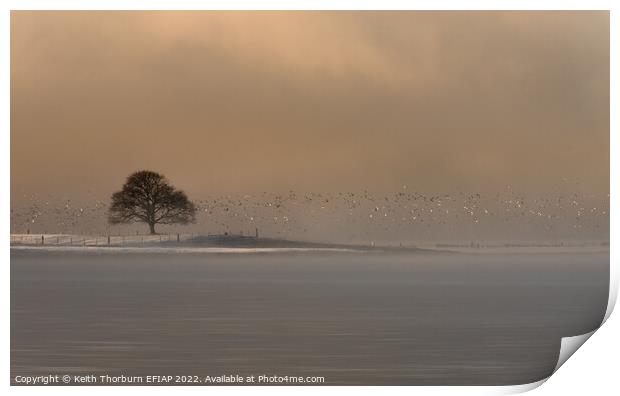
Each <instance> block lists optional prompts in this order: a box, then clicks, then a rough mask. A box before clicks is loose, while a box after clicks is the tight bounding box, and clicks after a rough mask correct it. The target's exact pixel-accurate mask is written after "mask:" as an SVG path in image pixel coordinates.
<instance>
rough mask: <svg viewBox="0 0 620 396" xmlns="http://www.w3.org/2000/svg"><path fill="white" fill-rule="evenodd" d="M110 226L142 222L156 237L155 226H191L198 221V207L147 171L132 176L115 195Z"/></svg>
mask: <svg viewBox="0 0 620 396" xmlns="http://www.w3.org/2000/svg"><path fill="white" fill-rule="evenodd" d="M108 221H109V223H110V224H125V223H132V222H142V223H146V224H148V225H149V230H150V232H151V234H155V224H175V223H178V224H188V223H194V222H195V221H196V206H194V204H193V203H192V202H191V201H190V200H189V199H188V198H187V195H185V193H184V192H183V191H181V190H175V189H174V187H172V186H171V185H170V184H169V183H168V180H166V178H165V177H164V176H163V175H161V174H159V173H156V172H151V171H147V170H143V171H138V172H135V173H132V174H131V175H129V177H127V180H126V181H125V184H124V185H123V189H122V190H121V191H118V192H115V193H114V194H112V204H111V205H110V208H109V211H108Z"/></svg>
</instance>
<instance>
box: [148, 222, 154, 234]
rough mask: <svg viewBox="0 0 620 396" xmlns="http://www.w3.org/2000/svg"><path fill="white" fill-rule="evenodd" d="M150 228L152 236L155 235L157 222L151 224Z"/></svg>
mask: <svg viewBox="0 0 620 396" xmlns="http://www.w3.org/2000/svg"><path fill="white" fill-rule="evenodd" d="M149 228H150V230H151V235H155V222H151V223H149Z"/></svg>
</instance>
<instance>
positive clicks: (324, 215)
mask: <svg viewBox="0 0 620 396" xmlns="http://www.w3.org/2000/svg"><path fill="white" fill-rule="evenodd" d="M24 198H25V199H24V200H23V201H22V202H21V203H22V206H20V207H18V208H12V209H11V229H12V232H13V233H24V232H32V233H40V232H47V233H52V232H53V233H87V234H107V233H114V232H115V230H114V229H112V230H111V229H110V227H109V226H108V225H107V223H106V219H107V205H108V203H107V202H105V201H102V200H96V201H95V202H93V203H92V204H90V205H77V204H73V203H72V202H71V201H69V200H67V201H64V202H62V203H60V204H59V203H57V202H58V201H54V200H53V199H51V198H50V199H40V198H38V197H24ZM55 202H56V203H55ZM194 203H195V204H196V207H197V209H198V213H197V216H196V217H197V223H196V224H194V225H190V226H188V227H189V228H188V229H186V230H185V231H186V232H189V230H191V231H192V232H196V233H235V234H238V233H244V232H247V233H251V234H253V233H254V230H255V229H256V228H258V229H260V230H261V232H262V233H263V234H265V233H266V234H269V235H272V236H274V237H276V236H277V237H291V238H297V237H300V238H303V237H304V236H312V237H315V238H316V236H321V235H324V236H326V235H327V234H337V235H340V236H346V238H347V239H358V240H361V239H369V238H370V239H373V238H380V237H381V235H385V236H386V237H387V238H393V236H394V235H403V236H405V237H408V236H415V235H420V233H427V232H431V231H432V232H433V233H434V234H435V235H437V236H439V237H440V236H441V234H442V233H445V234H454V233H459V232H461V233H463V234H471V233H472V232H475V230H476V229H477V227H480V228H481V229H482V227H485V226H486V227H487V228H488V229H489V230H490V231H489V232H491V233H495V232H497V230H501V229H502V227H503V228H506V229H513V230H514V229H523V230H531V229H532V227H534V228H537V229H540V230H541V231H542V232H548V233H553V232H561V233H564V234H567V233H573V234H579V233H591V234H596V233H598V234H602V235H605V234H608V233H609V195H607V196H605V197H596V196H592V195H584V194H573V195H570V196H554V197H533V196H524V195H518V194H514V193H512V192H510V191H509V192H505V193H498V194H495V195H481V194H480V193H473V194H467V193H456V194H442V195H427V194H422V193H416V192H408V191H407V190H406V187H404V188H403V191H399V192H395V193H391V194H382V195H375V194H371V193H370V192H368V191H362V192H336V193H333V192H332V193H329V192H327V193H318V192H309V193H300V192H295V191H288V192H287V193H284V194H273V193H267V192H263V193H260V194H254V195H250V194H246V195H222V196H210V197H205V198H204V199H200V200H195V201H194ZM121 227H123V226H121ZM124 227H126V228H124V229H122V230H117V231H116V232H118V233H123V232H129V229H128V228H127V227H129V228H130V229H131V230H132V232H135V231H133V230H138V229H139V227H138V226H136V225H133V226H124ZM175 229H176V230H180V231H181V232H184V231H183V229H181V228H179V227H178V226H177V227H176V228H175ZM175 232H177V231H175ZM524 232H527V231H524ZM464 236H465V237H467V235H464Z"/></svg>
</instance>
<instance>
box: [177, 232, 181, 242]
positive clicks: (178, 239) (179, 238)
mask: <svg viewBox="0 0 620 396" xmlns="http://www.w3.org/2000/svg"><path fill="white" fill-rule="evenodd" d="M180 240H181V236H180V235H179V234H177V242H179V241H180Z"/></svg>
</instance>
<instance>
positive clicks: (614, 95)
mask: <svg viewBox="0 0 620 396" xmlns="http://www.w3.org/2000/svg"><path fill="white" fill-rule="evenodd" d="M615 3H616V2H614V1H597V0H591V1H577V0H572V1H571V0H564V1H552V0H547V1H541V0H521V1H513V0H505V1H501V2H500V1H497V0H495V1H492V0H486V1H485V0H478V1H467V2H465V1H463V0H461V1H458V0H452V1H449V0H446V1H435V2H431V1H420V0H417V1H416V0H411V1H402V0H401V1H398V0H383V1H378V0H374V1H368V0H365V1H343V0H332V1H325V0H314V1H311V0H305V1H295V2H292V1H284V0H280V1H277V0H263V1H250V0H229V1H198V0H193V1H192V0H177V1H167V0H124V1H123V0H108V1H102V0H87V1H77V0H57V1H52V0H47V1H46V0H22V1H16V0H8V1H7V0H5V1H3V2H2V6H1V7H2V11H3V12H2V13H1V14H0V15H1V16H0V18H1V19H0V20H1V21H2V23H1V24H0V26H1V27H2V29H1V33H0V34H1V36H0V46H1V47H0V50H1V53H2V54H3V59H2V63H1V64H0V74H1V75H2V79H1V84H2V85H1V88H2V90H1V92H2V95H1V96H0V98H1V99H0V100H1V101H2V103H1V106H0V108H1V111H2V113H0V125H1V128H2V132H3V133H2V137H1V138H2V140H3V142H2V143H3V144H2V145H1V146H0V147H2V150H3V154H4V155H3V156H2V161H3V166H2V175H3V183H2V188H3V194H2V195H1V196H0V200H1V203H2V210H0V216H2V220H3V222H2V226H3V229H4V230H5V233H4V235H5V244H6V245H5V246H6V248H5V249H4V250H3V251H2V268H3V270H4V277H3V283H4V284H3V286H4V287H3V288H2V291H3V292H2V308H3V317H4V319H5V322H4V326H2V328H1V337H2V341H3V343H2V345H3V357H4V359H3V360H2V367H1V370H2V373H4V375H3V376H2V378H3V381H4V386H6V387H8V385H9V372H10V354H9V351H10V337H9V323H8V319H9V317H10V315H9V312H10V302H9V298H10V281H9V280H10V270H9V269H10V266H9V238H8V236H9V234H10V219H9V213H10V202H9V199H10V193H9V191H10V190H9V188H10V183H9V180H10V120H9V117H10V107H9V106H10V89H9V84H10V56H9V54H10V13H9V11H10V10H38V9H57V10H63V9H64V10H73V9H81V10H106V9H111V10H133V9H137V10H141V9H144V10H157V9H189V10H197V9H214V10H235V9H266V10H269V9H272V10H278V9H286V10H304V9H317V10H339V9H354V10H355V9H359V10H372V9H388V10H389V9H393V10H405V9H418V10H463V9H470V10H485V9H497V10H530V9H531V10H570V9H581V10H611V68H610V70H611V71H612V73H611V101H610V105H611V109H617V108H618V106H617V104H618V92H619V85H618V79H617V73H615V74H614V70H618V29H617V26H618V22H619V18H618V16H617V15H616V12H617V11H618V10H619V9H620V8H619V7H617V6H616V7H614V5H615ZM610 126H611V137H610V150H611V156H610V158H611V175H612V177H611V185H610V193H611V200H610V202H611V246H612V248H611V274H612V277H611V290H610V304H609V305H608V311H607V315H606V318H609V314H610V313H611V311H612V309H613V305H614V304H615V301H616V298H617V295H618V254H617V250H616V249H615V247H616V246H619V245H618V242H620V241H619V237H618V232H617V231H618V224H620V223H619V220H620V217H619V216H618V213H617V210H616V209H617V208H618V193H619V190H618V181H617V175H618V167H619V164H620V159H618V157H617V156H615V155H614V154H618V153H617V151H618V143H619V140H618V139H619V138H618V128H617V127H618V120H617V112H614V111H612V112H611V124H610ZM615 316H617V315H615ZM615 316H614V317H612V318H611V319H609V320H607V321H606V323H605V325H604V327H603V328H602V330H600V331H597V332H596V334H595V335H594V336H593V337H592V339H591V340H590V341H588V347H586V348H582V349H581V350H580V351H579V352H578V353H577V354H578V355H579V356H578V358H573V359H569V361H568V362H567V364H566V365H565V366H563V368H562V369H561V370H560V371H559V372H558V373H557V374H554V375H553V376H552V377H551V378H550V379H549V384H547V385H545V386H543V387H541V388H539V389H537V390H536V392H538V393H539V394H542V393H544V394H583V393H584V392H591V391H593V390H597V392H595V394H610V393H613V390H614V389H617V383H618V381H617V380H616V374H617V373H616V370H615V367H617V366H616V363H617V357H616V356H617V352H618V340H617V338H616V336H615V335H616V334H620V331H619V330H620V322H619V321H618V320H617V318H615ZM590 344H592V345H590ZM542 382H544V381H541V382H540V383H542ZM540 383H536V384H530V385H523V386H517V387H382V388H381V389H378V388H376V387H347V388H346V389H344V388H342V387H321V388H320V390H317V389H313V387H297V388H295V389H294V390H292V389H290V388H288V387H252V388H247V387H241V388H238V387H209V388H208V389H205V388H203V387H191V388H189V387H188V388H183V391H184V392H191V393H204V392H205V391H206V392H209V393H217V394H223V393H227V394H228V393H230V392H238V391H246V392H247V391H251V392H252V393H256V394H258V395H271V394H273V393H277V394H288V393H289V392H291V391H293V392H295V393H298V394H314V393H316V392H317V391H320V392H321V393H323V392H327V393H328V394H336V393H340V392H342V391H345V390H346V391H351V392H355V393H359V394H361V395H364V394H375V393H378V391H380V392H381V393H390V394H410V393H411V392H412V391H413V392H416V393H420V394H439V395H445V394H476V395H479V394H497V393H515V392H520V391H525V390H528V389H531V388H534V387H536V386H538V385H540ZM140 389H141V390H142V391H146V392H148V393H149V394H169V393H170V392H171V391H178V389H176V387H175V389H170V388H168V387H149V388H140ZM136 390H138V389H137V388H131V387H115V388H114V392H115V393H116V392H120V393H122V394H124V393H127V394H129V393H132V394H133V393H135V392H136ZM10 391H11V392H14V393H20V394H22V393H23V394H31V393H38V392H45V393H51V394H62V395H64V394H72V393H77V394H82V393H84V392H85V390H84V389H83V388H58V387H57V388H52V387H36V388H34V387H11V388H10ZM109 391H110V389H109V388H107V387H90V388H89V389H88V391H87V392H88V393H95V394H97V393H99V394H105V393H108V392H109ZM541 392H542V393H541ZM599 392H600V393H599Z"/></svg>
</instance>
